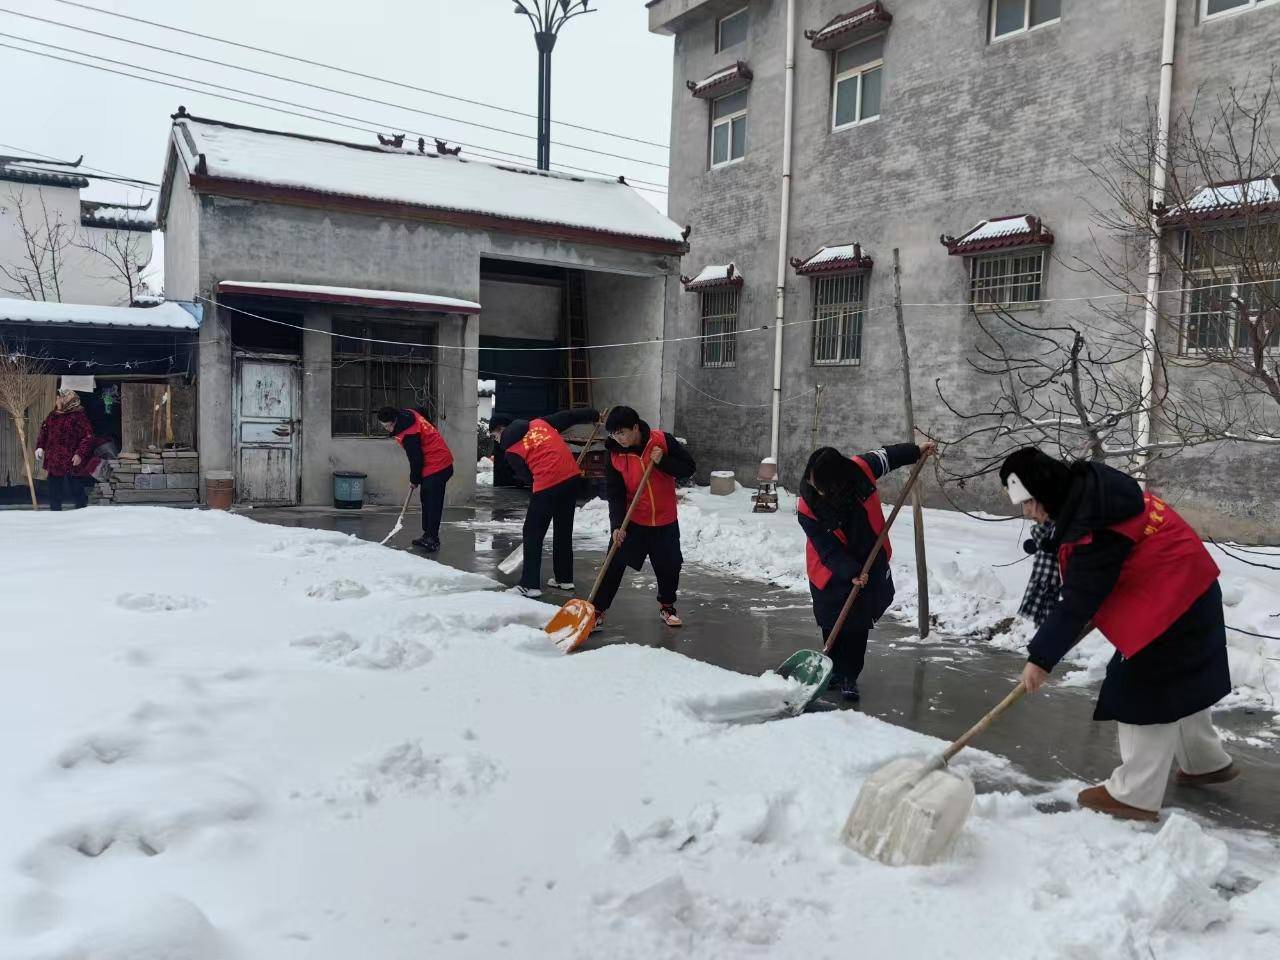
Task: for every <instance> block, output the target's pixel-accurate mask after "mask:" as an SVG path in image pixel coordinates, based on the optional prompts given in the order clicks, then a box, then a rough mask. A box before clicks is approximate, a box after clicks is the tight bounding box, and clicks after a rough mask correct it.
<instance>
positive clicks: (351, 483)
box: [333, 470, 368, 510]
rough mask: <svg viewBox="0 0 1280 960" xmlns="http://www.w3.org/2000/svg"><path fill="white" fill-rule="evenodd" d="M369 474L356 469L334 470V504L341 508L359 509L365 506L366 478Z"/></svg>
mask: <svg viewBox="0 0 1280 960" xmlns="http://www.w3.org/2000/svg"><path fill="white" fill-rule="evenodd" d="M367 476H368V474H366V473H360V472H358V471H356V470H335V471H334V472H333V505H334V506H335V507H337V508H338V509H339V510H359V509H360V508H361V507H363V506H364V480H365V477H367Z"/></svg>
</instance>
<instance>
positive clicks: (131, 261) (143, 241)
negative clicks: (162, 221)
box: [75, 200, 151, 305]
mask: <svg viewBox="0 0 1280 960" xmlns="http://www.w3.org/2000/svg"><path fill="white" fill-rule="evenodd" d="M90 206H91V207H92V208H97V207H101V206H105V207H107V208H108V209H112V208H115V207H119V209H120V210H125V211H127V210H138V211H141V210H146V209H147V208H148V207H150V206H151V201H150V200H148V201H147V202H146V203H145V204H129V203H123V204H102V205H94V204H91V205H90ZM99 215H101V214H99ZM75 245H76V247H78V248H79V249H81V250H83V251H84V252H86V253H87V254H89V255H90V261H91V262H92V263H94V264H96V265H97V266H98V267H99V268H100V269H101V271H102V272H101V273H98V274H95V276H96V278H97V279H99V280H106V281H110V282H112V283H119V284H120V285H122V286H123V287H124V291H125V296H126V297H127V299H126V300H125V301H124V302H125V304H126V305H128V304H132V303H133V302H134V301H135V300H136V299H137V297H138V296H139V295H141V294H143V293H145V292H147V285H146V282H145V281H144V280H143V277H142V272H143V270H145V269H146V267H147V264H148V262H149V261H150V252H151V250H150V234H149V233H148V232H147V231H144V230H129V229H124V228H121V227H114V228H111V227H105V228H101V229H94V228H92V227H90V228H86V229H82V230H81V232H80V234H79V236H78V238H77V240H76V244H75Z"/></svg>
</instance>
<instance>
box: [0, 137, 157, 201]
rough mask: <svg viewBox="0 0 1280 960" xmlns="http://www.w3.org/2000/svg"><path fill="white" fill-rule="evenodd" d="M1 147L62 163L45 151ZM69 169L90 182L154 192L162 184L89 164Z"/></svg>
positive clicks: (63, 171)
mask: <svg viewBox="0 0 1280 960" xmlns="http://www.w3.org/2000/svg"><path fill="white" fill-rule="evenodd" d="M0 147H3V148H4V149H5V150H17V151H18V153H29V154H30V155H31V156H33V157H38V158H40V159H43V160H49V161H55V162H60V161H58V158H57V157H55V156H54V155H53V154H51V153H45V152H44V151H43V150H32V149H31V148H29V147H20V146H18V145H17V144H14V143H0ZM36 162H39V161H36ZM69 169H70V170H71V171H73V172H74V173H75V174H77V175H78V176H81V177H85V178H87V179H89V180H110V181H113V182H115V183H128V184H134V185H136V186H139V187H146V188H150V189H153V190H154V189H156V188H158V187H159V186H160V184H158V183H156V182H155V181H154V180H139V179H138V178H136V177H126V176H125V175H124V174H123V173H116V172H115V171H113V170H104V169H103V168H102V167H91V166H89V165H88V164H84V165H82V166H79V167H71V168H69ZM54 172H57V173H66V172H68V171H66V170H59V171H54Z"/></svg>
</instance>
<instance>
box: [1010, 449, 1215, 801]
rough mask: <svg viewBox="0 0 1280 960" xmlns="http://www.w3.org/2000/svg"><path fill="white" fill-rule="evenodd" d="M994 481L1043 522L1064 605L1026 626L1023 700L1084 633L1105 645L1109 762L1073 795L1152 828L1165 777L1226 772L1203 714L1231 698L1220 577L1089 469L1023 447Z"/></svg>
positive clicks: (1124, 489)
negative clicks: (1101, 776)
mask: <svg viewBox="0 0 1280 960" xmlns="http://www.w3.org/2000/svg"><path fill="white" fill-rule="evenodd" d="M1000 479H1001V481H1002V482H1003V483H1004V485H1005V489H1006V490H1007V491H1008V493H1009V498H1010V499H1011V500H1012V501H1013V502H1014V503H1015V504H1021V505H1022V507H1023V514H1024V515H1025V516H1027V517H1028V518H1029V519H1032V520H1035V521H1036V522H1038V523H1044V522H1046V521H1048V520H1052V521H1053V523H1054V531H1055V532H1054V541H1055V546H1056V552H1057V555H1058V562H1059V565H1060V568H1061V570H1062V594H1061V599H1060V600H1059V601H1058V603H1057V604H1056V605H1055V606H1054V608H1053V609H1052V610H1051V611H1050V612H1049V614H1048V616H1047V617H1045V619H1044V622H1043V623H1041V624H1040V626H1039V628H1038V629H1037V630H1036V634H1035V636H1034V637H1033V638H1032V640H1031V643H1030V645H1029V647H1028V651H1027V664H1026V666H1025V667H1024V668H1023V673H1022V679H1023V683H1024V684H1025V686H1026V688H1027V690H1028V691H1031V692H1034V691H1035V690H1037V689H1039V687H1040V686H1041V685H1043V684H1044V682H1045V681H1046V680H1047V678H1048V675H1049V671H1051V670H1052V669H1053V668H1054V667H1055V666H1056V665H1057V664H1058V662H1059V661H1060V660H1061V659H1062V658H1063V656H1065V655H1066V653H1067V651H1068V650H1070V649H1071V648H1072V647H1073V646H1075V644H1076V643H1077V642H1078V641H1079V639H1080V638H1081V637H1082V636H1083V635H1084V633H1086V632H1087V630H1088V628H1089V626H1090V625H1092V626H1093V627H1096V628H1097V629H1098V630H1100V631H1101V632H1102V634H1103V636H1105V637H1106V638H1107V639H1108V640H1109V641H1110V642H1111V644H1112V645H1113V646H1114V647H1115V648H1116V653H1115V655H1114V656H1113V657H1112V659H1111V663H1110V664H1109V665H1108V667H1107V675H1106V679H1105V680H1103V682H1102V689H1101V690H1100V691H1099V693H1098V703H1097V707H1096V708H1095V710H1094V714H1093V718H1094V719H1095V720H1115V721H1116V722H1117V733H1118V737H1119V741H1120V760H1121V763H1120V766H1119V767H1117V768H1116V769H1115V771H1114V772H1112V774H1111V777H1110V778H1109V779H1108V780H1107V782H1106V783H1104V784H1100V785H1098V786H1096V787H1090V788H1089V789H1087V790H1084V791H1082V792H1081V793H1080V796H1079V797H1078V800H1079V803H1080V805H1081V806H1082V807H1087V808H1089V809H1092V810H1098V811H1100V812H1102V813H1107V814H1110V815H1111V816H1114V817H1120V818H1123V819H1129V820H1155V819H1157V817H1158V814H1159V810H1160V806H1161V804H1162V802H1163V800H1164V792H1165V787H1166V785H1167V781H1168V778H1169V767H1170V765H1171V764H1172V763H1173V761H1174V759H1175V758H1176V759H1177V762H1178V772H1177V775H1176V778H1175V779H1176V781H1177V783H1178V784H1179V785H1180V786H1205V785H1208V784H1214V783H1225V782H1226V781H1228V780H1232V779H1234V778H1235V777H1236V775H1237V770H1236V768H1235V766H1234V765H1233V764H1232V762H1231V757H1230V756H1228V755H1227V752H1226V751H1225V750H1223V749H1222V743H1221V741H1220V740H1219V738H1218V733H1217V731H1216V730H1215V729H1214V727H1213V723H1212V721H1211V720H1210V718H1209V707H1211V706H1212V705H1213V704H1215V703H1217V702H1218V701H1219V700H1221V699H1222V698H1223V697H1224V696H1226V695H1227V694H1228V693H1229V692H1230V691H1231V675H1230V671H1229V668H1228V664H1227V639H1226V628H1225V626H1224V624H1223V617H1222V591H1221V589H1220V588H1219V587H1218V567H1217V564H1215V563H1214V562H1213V558H1212V557H1211V556H1209V552H1208V551H1207V550H1206V549H1205V547H1204V544H1203V543H1202V542H1201V541H1200V538H1199V536H1197V534H1196V533H1195V531H1194V530H1192V529H1191V527H1190V525H1188V524H1187V522H1186V521H1185V520H1183V519H1182V517H1181V516H1179V515H1178V513H1177V512H1176V511H1175V510H1174V509H1173V508H1172V507H1170V506H1169V505H1168V504H1167V503H1165V502H1164V500H1162V499H1161V498H1160V497H1157V496H1155V495H1153V494H1150V493H1143V491H1142V488H1141V487H1139V486H1138V484H1137V483H1136V482H1135V481H1134V480H1133V479H1132V478H1130V477H1127V476H1125V475H1124V474H1123V473H1121V472H1120V471H1118V470H1114V469H1112V468H1111V467H1108V466H1105V465H1103V464H1099V463H1091V462H1080V463H1074V464H1071V465H1070V466H1068V465H1067V464H1065V463H1062V462H1060V461H1058V460H1055V459H1053V458H1052V457H1050V456H1048V455H1047V454H1044V453H1041V452H1040V451H1039V450H1036V449H1035V448H1033V447H1026V448H1024V449H1022V450H1018V451H1016V452H1015V453H1013V454H1011V455H1010V456H1009V457H1008V458H1007V459H1006V460H1005V462H1004V465H1003V466H1002V467H1001V468H1000Z"/></svg>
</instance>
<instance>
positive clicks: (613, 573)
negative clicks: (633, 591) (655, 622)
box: [595, 523, 684, 613]
mask: <svg viewBox="0 0 1280 960" xmlns="http://www.w3.org/2000/svg"><path fill="white" fill-rule="evenodd" d="M645 560H648V561H649V565H650V566H651V567H653V575H654V576H655V577H657V578H658V602H659V603H661V604H663V605H671V606H674V605H675V602H676V591H677V590H678V589H679V587H680V568H681V566H683V565H684V555H683V554H681V553H680V524H678V523H669V524H667V525H666V526H663V527H645V526H642V525H640V524H635V525H633V526H631V527H629V528H628V529H627V537H626V539H625V540H623V541H622V547H621V548H620V549H619V550H618V552H617V553H615V554H614V555H613V560H612V561H611V562H610V563H609V569H608V570H606V571H605V573H604V579H603V580H602V581H600V590H599V592H598V593H596V600H595V607H596V609H597V610H599V611H600V612H602V613H603V612H604V611H605V610H608V609H609V606H610V604H612V603H613V598H614V597H615V596H617V593H618V587H620V586H621V585H622V575H623V573H625V572H626V569H627V567H634V568H635V569H636V570H639V569H640V567H641V566H643V565H644V562H645Z"/></svg>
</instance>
